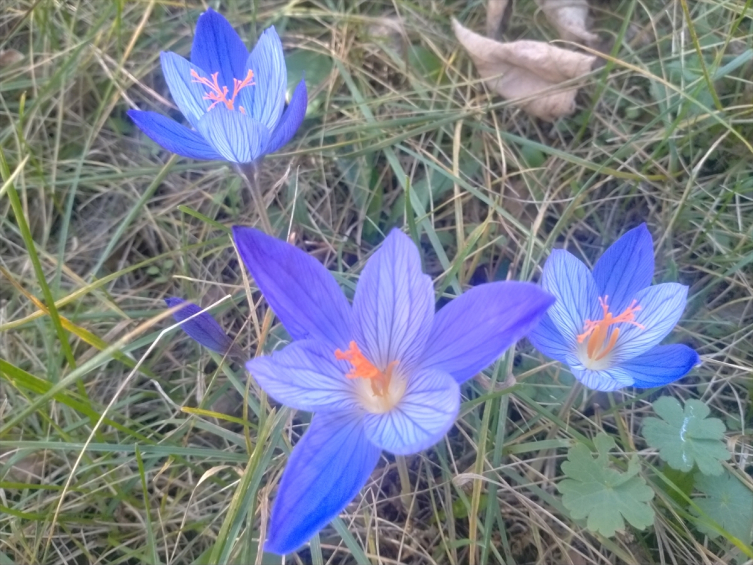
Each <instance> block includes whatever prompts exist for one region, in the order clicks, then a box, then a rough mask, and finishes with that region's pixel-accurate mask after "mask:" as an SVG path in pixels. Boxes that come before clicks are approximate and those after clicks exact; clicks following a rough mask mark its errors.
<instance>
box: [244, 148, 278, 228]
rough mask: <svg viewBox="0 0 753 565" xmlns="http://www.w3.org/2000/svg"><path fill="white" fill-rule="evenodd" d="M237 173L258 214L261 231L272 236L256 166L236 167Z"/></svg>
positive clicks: (251, 164)
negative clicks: (244, 184) (249, 193)
mask: <svg viewBox="0 0 753 565" xmlns="http://www.w3.org/2000/svg"><path fill="white" fill-rule="evenodd" d="M237 171H238V173H239V174H240V176H241V177H242V178H243V180H244V182H245V183H246V186H247V187H248V189H249V192H251V198H252V200H253V203H254V207H255V208H256V212H257V213H258V214H259V221H260V222H261V227H262V229H263V230H264V231H265V232H267V233H268V234H270V235H273V234H272V224H271V223H270V221H269V215H268V214H267V206H266V205H265V204H264V196H263V195H262V193H261V188H260V187H259V177H258V169H257V168H256V165H254V164H253V163H250V164H248V165H238V167H237Z"/></svg>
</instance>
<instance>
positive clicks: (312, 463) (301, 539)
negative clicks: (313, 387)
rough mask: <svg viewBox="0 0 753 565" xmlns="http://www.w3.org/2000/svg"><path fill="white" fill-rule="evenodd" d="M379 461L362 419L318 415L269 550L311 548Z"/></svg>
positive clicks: (277, 513)
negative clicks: (309, 543)
mask: <svg viewBox="0 0 753 565" xmlns="http://www.w3.org/2000/svg"><path fill="white" fill-rule="evenodd" d="M379 455H380V450H379V448H378V447H376V446H375V445H373V444H372V443H371V442H369V441H368V440H367V439H366V434H365V432H364V428H363V425H362V422H361V419H360V418H359V417H357V416H354V415H353V414H351V413H349V412H335V413H323V414H316V415H315V416H314V418H313V420H312V421H311V426H309V429H308V430H307V431H306V433H305V434H304V435H303V437H302V438H301V440H300V441H299V442H298V443H297V444H296V446H295V447H294V448H293V452H292V453H291V455H290V460H289V461H288V464H287V466H286V467H285V471H284V472H283V474H282V479H281V480H280V489H279V490H278V491H277V497H276V498H275V501H274V504H273V505H272V517H271V519H270V522H269V535H268V537H267V542H266V544H265V546H264V549H265V550H266V551H269V552H271V553H276V554H278V555H284V554H286V553H290V552H292V551H295V550H296V549H298V548H299V547H301V546H302V545H303V544H304V543H306V542H307V541H308V540H309V539H310V538H311V536H313V535H314V534H315V533H317V532H318V531H319V530H321V529H322V528H323V527H324V526H326V525H327V524H328V523H329V522H330V521H331V520H332V519H333V518H335V517H336V516H337V515H338V514H339V513H340V512H342V511H343V509H344V508H345V507H346V506H347V505H348V503H349V502H350V501H351V500H353V498H354V497H355V496H356V495H357V494H358V491H360V490H361V489H362V488H363V485H365V484H366V481H367V480H368V478H369V476H370V475H371V472H372V471H373V470H374V467H376V464H377V462H378V461H379Z"/></svg>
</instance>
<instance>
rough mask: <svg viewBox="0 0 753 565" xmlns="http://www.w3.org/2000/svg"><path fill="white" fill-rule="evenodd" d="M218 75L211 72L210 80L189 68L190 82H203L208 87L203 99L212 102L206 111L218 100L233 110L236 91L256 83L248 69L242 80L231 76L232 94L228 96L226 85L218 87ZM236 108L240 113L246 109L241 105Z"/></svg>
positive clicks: (217, 102) (252, 72)
mask: <svg viewBox="0 0 753 565" xmlns="http://www.w3.org/2000/svg"><path fill="white" fill-rule="evenodd" d="M218 75H219V73H212V80H211V81H210V80H209V79H208V78H205V77H202V76H199V73H197V72H196V71H195V70H194V69H191V77H192V78H193V80H192V81H191V82H198V83H199V84H203V85H204V86H206V87H207V88H208V89H209V92H207V93H206V94H205V95H204V100H211V101H212V104H211V105H210V106H209V108H207V112H208V111H209V110H211V109H212V108H214V107H215V106H216V105H217V104H219V103H220V102H222V103H223V104H224V105H225V108H227V109H228V110H235V97H236V96H238V93H239V92H240V91H241V90H242V89H243V88H246V87H247V86H253V85H255V84H256V83H255V82H254V71H252V70H251V69H249V70H248V73H246V78H244V79H243V80H238V79H237V78H233V95H232V96H231V97H230V98H228V97H227V95H228V92H229V91H228V88H227V86H223V87H222V88H220V85H219V83H218V82H217V76H218ZM238 110H240V112H241V114H245V113H246V110H245V109H244V108H243V106H238Z"/></svg>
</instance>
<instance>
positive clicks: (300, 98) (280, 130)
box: [267, 80, 309, 153]
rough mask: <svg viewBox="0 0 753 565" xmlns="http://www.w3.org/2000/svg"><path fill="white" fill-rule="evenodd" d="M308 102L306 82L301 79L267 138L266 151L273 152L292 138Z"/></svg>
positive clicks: (300, 122) (299, 124)
mask: <svg viewBox="0 0 753 565" xmlns="http://www.w3.org/2000/svg"><path fill="white" fill-rule="evenodd" d="M308 103H309V101H308V93H307V92H306V82H305V81H303V80H301V82H299V83H298V86H296V87H295V90H294V91H293V96H292V97H291V98H290V104H288V107H287V108H286V109H285V112H284V113H283V115H282V118H281V119H280V123H278V124H277V127H276V128H275V131H274V132H273V133H272V137H271V138H270V140H269V146H268V147H267V153H274V152H275V151H277V150H278V149H280V148H282V147H283V146H284V145H286V144H287V143H288V142H289V141H290V140H291V139H293V136H294V135H295V132H296V131H298V128H299V127H301V124H302V123H303V118H304V117H305V116H306V108H307V107H308Z"/></svg>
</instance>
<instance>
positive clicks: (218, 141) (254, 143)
mask: <svg viewBox="0 0 753 565" xmlns="http://www.w3.org/2000/svg"><path fill="white" fill-rule="evenodd" d="M160 61H161V63H162V71H163V73H164V75H165V80H166V81H167V86H168V87H169V89H170V93H171V94H172V96H173V100H174V101H175V103H176V104H177V106H178V108H179V109H180V111H181V112H182V113H183V115H184V116H185V118H186V120H188V122H189V124H191V126H192V127H193V128H194V129H193V130H191V129H189V128H187V127H185V126H183V125H181V124H179V123H178V122H176V121H174V120H172V119H170V118H168V117H166V116H163V115H161V114H158V113H156V112H143V111H140V110H129V112H128V115H129V116H130V117H131V119H132V120H133V121H134V122H135V123H136V125H137V126H138V127H139V128H141V130H142V131H143V132H144V133H145V134H146V135H147V136H149V137H150V138H151V139H152V140H154V141H155V142H157V143H158V144H159V145H161V146H162V147H164V148H165V149H167V150H168V151H172V152H173V153H177V154H178V155H182V156H184V157H190V158H193V159H205V160H215V159H222V160H225V161H229V162H231V163H235V164H237V165H250V164H253V163H255V162H256V161H258V160H259V159H260V158H261V157H263V156H264V155H266V154H268V153H273V152H275V151H277V150H278V149H280V148H281V147H282V146H283V145H285V144H286V143H288V142H289V141H290V140H291V139H292V138H293V135H295V132H296V131H297V130H298V128H299V127H300V125H301V123H302V122H303V118H304V116H305V114H306V107H307V104H308V101H307V93H306V83H305V82H304V81H303V80H301V82H300V83H298V86H296V88H295V90H294V91H293V95H292V97H291V99H290V104H289V105H288V107H287V109H286V108H285V91H286V89H287V70H286V66H285V58H284V55H283V52H282V43H280V38H279V36H278V35H277V32H276V31H275V28H274V27H270V28H267V29H266V30H265V31H264V33H262V35H261V37H260V38H259V41H258V43H257V44H256V46H255V47H254V50H253V51H252V52H251V53H250V54H249V52H248V49H246V46H245V45H244V44H243V41H242V40H241V38H240V37H239V36H238V34H237V33H236V32H235V30H234V29H233V28H232V26H231V25H230V24H229V23H228V21H227V20H226V19H225V18H223V17H222V16H221V15H220V14H218V13H217V12H215V11H213V10H212V9H209V10H207V11H206V12H204V13H203V14H202V15H201V16H199V21H198V23H197V24H196V35H195V36H194V40H193V46H192V47H191V62H188V61H187V60H186V59H184V58H183V57H181V56H180V55H177V54H176V53H172V52H169V51H167V52H162V53H161V54H160Z"/></svg>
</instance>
